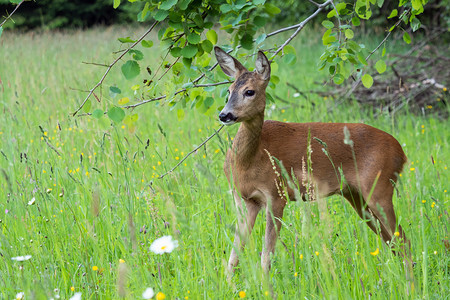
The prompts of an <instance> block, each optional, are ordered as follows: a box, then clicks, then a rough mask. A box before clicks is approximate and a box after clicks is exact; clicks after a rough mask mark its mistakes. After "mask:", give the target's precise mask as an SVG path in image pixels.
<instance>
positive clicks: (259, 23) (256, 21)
mask: <svg viewBox="0 0 450 300" xmlns="http://www.w3.org/2000/svg"><path fill="white" fill-rule="evenodd" d="M266 23H267V18H264V17H261V16H256V17H255V18H254V19H253V24H255V26H256V27H259V28H261V27H264V26H265V25H266Z"/></svg>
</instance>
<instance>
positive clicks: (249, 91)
mask: <svg viewBox="0 0 450 300" xmlns="http://www.w3.org/2000/svg"><path fill="white" fill-rule="evenodd" d="M244 95H245V96H247V97H251V96H254V95H255V91H254V90H246V91H245V93H244Z"/></svg>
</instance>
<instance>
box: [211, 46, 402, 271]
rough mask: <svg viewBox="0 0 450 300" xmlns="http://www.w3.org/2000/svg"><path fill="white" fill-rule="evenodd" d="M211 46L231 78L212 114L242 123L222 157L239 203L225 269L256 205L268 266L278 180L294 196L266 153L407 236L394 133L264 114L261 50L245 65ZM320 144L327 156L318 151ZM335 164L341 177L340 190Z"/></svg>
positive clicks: (319, 189)
mask: <svg viewBox="0 0 450 300" xmlns="http://www.w3.org/2000/svg"><path fill="white" fill-rule="evenodd" d="M214 50H215V54H216V58H217V61H218V63H219V65H220V67H221V68H222V70H223V72H225V74H226V75H228V76H230V77H234V78H235V81H234V82H233V83H232V84H231V86H230V87H229V97H228V101H227V103H226V105H225V107H224V108H223V110H222V111H221V112H220V114H219V119H220V121H221V122H222V123H223V124H225V125H231V124H234V123H238V122H240V123H241V124H240V127H239V130H238V132H237V133H236V136H235V138H234V141H233V146H232V148H231V149H229V150H228V153H227V156H226V160H225V164H224V171H225V174H226V176H227V179H228V182H229V184H230V186H231V187H232V191H233V196H234V200H235V203H236V207H237V210H238V222H237V228H236V234H235V240H234V247H233V249H232V250H231V255H230V259H229V262H228V271H229V272H230V274H231V273H232V272H233V271H234V268H235V267H236V265H237V264H238V261H239V260H238V255H237V253H238V251H239V250H240V249H242V248H243V247H244V245H245V242H246V240H247V238H248V235H249V234H250V233H251V231H252V228H253V225H254V223H255V219H256V216H257V215H258V212H259V211H260V210H261V209H262V208H264V209H265V210H266V233H265V242H264V249H263V252H262V257H261V264H262V267H263V269H264V271H266V272H267V271H268V270H269V269H270V255H271V254H273V253H274V249H275V243H276V239H277V236H278V234H279V231H280V228H281V221H280V220H281V218H282V217H283V210H284V207H285V205H286V199H285V197H284V196H283V193H280V187H281V186H282V185H283V186H284V188H285V190H287V196H288V198H289V199H290V200H295V197H294V189H292V188H290V187H288V186H287V185H286V178H284V179H282V178H280V176H279V173H280V170H281V168H280V166H279V165H277V164H276V163H273V162H271V161H273V157H275V158H277V159H278V160H279V162H280V163H281V164H282V165H283V166H284V168H285V170H286V171H287V173H289V174H294V176H292V177H293V178H290V179H288V180H297V181H298V182H302V181H304V180H307V181H309V182H311V183H313V185H314V186H315V193H316V194H317V196H318V197H319V198H320V197H326V196H330V195H333V194H341V195H343V196H344V197H345V198H346V199H347V200H348V201H349V202H350V204H351V205H352V206H353V208H354V209H355V210H356V212H357V213H358V215H359V216H360V217H361V218H363V219H366V220H367V219H370V221H369V222H367V224H368V225H369V227H370V228H371V229H372V230H373V231H374V232H375V233H378V231H379V233H380V234H381V236H382V238H383V240H384V241H385V242H390V241H391V240H392V238H393V234H394V232H396V231H398V232H399V234H400V238H403V240H404V241H405V243H408V242H407V240H406V237H405V234H404V233H403V230H402V228H401V226H400V225H398V227H396V226H397V225H396V217H395V212H394V207H393V204H392V196H393V192H394V186H393V184H395V182H396V181H397V176H398V174H399V173H400V172H401V170H402V168H403V165H404V164H405V162H406V156H405V154H404V152H403V150H402V147H401V146H400V144H399V143H398V141H397V140H396V139H395V138H394V137H392V136H391V135H390V134H388V133H386V132H384V131H381V130H379V129H376V128H373V127H371V126H368V125H365V124H351V123H282V122H277V121H264V109H265V106H266V92H265V90H266V87H267V85H268V83H269V79H270V63H269V60H268V59H267V57H266V56H265V55H264V53H263V52H261V51H259V52H258V56H257V59H256V62H255V70H254V71H253V72H249V71H248V70H247V69H246V68H245V67H244V66H243V65H242V64H241V63H240V62H239V61H238V60H236V59H235V58H234V57H232V56H230V55H228V54H227V53H226V52H225V51H223V50H222V49H221V48H219V47H215V48H214ZM345 133H346V134H345ZM348 134H350V139H351V140H350V139H349V137H348ZM346 135H347V136H346ZM308 136H310V148H311V150H310V151H309V154H310V161H311V164H310V166H309V167H310V169H311V170H312V173H310V174H309V175H308V176H307V177H308V178H302V177H305V176H304V174H305V172H304V171H302V168H304V161H305V160H307V158H308V150H307V146H308ZM324 147H326V149H327V152H328V156H327V155H326V154H325V153H324V151H322V148H324ZM274 167H276V168H274ZM338 168H340V169H341V170H342V173H343V175H344V178H345V181H344V185H343V188H342V189H341V180H342V179H341V178H340V176H339V175H337V174H339V172H337V169H338ZM274 169H275V170H274ZM275 171H276V172H275ZM281 188H282V189H283V187H281ZM299 188H300V193H301V195H303V196H304V195H305V193H308V191H306V188H305V186H300V187H299ZM297 200H298V199H297ZM244 205H245V209H244ZM368 216H370V218H368ZM377 224H378V225H377Z"/></svg>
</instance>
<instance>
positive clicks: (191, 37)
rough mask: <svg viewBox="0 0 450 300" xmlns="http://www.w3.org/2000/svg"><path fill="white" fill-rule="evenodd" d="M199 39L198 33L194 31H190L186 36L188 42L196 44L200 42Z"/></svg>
mask: <svg viewBox="0 0 450 300" xmlns="http://www.w3.org/2000/svg"><path fill="white" fill-rule="evenodd" d="M200 40H201V38H200V35H198V34H196V33H190V34H189V35H188V36H187V41H188V42H189V44H194V45H196V44H198V43H200Z"/></svg>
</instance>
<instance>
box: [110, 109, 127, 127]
mask: <svg viewBox="0 0 450 300" xmlns="http://www.w3.org/2000/svg"><path fill="white" fill-rule="evenodd" d="M108 117H109V118H110V119H111V120H113V121H114V123H116V124H119V123H120V122H122V120H123V118H125V112H124V111H123V109H121V108H120V107H117V106H113V107H111V108H110V109H109V110H108Z"/></svg>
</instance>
